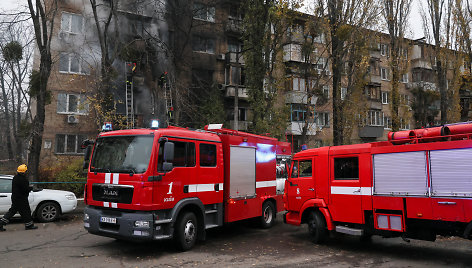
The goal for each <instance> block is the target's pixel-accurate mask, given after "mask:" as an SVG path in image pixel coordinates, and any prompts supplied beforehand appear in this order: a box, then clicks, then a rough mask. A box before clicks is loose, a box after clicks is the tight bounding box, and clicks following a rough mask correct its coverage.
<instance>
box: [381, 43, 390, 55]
mask: <svg viewBox="0 0 472 268" xmlns="http://www.w3.org/2000/svg"><path fill="white" fill-rule="evenodd" d="M380 55H382V56H388V45H387V44H380Z"/></svg>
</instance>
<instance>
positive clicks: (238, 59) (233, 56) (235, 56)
mask: <svg viewBox="0 0 472 268" xmlns="http://www.w3.org/2000/svg"><path fill="white" fill-rule="evenodd" d="M225 59H226V63H232V64H240V65H244V64H245V63H244V57H243V54H242V53H241V52H239V53H237V52H228V53H226V55H225Z"/></svg>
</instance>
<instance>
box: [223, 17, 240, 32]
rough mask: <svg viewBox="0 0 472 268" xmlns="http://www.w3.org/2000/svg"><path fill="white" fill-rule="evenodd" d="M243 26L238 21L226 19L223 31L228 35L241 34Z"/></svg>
mask: <svg viewBox="0 0 472 268" xmlns="http://www.w3.org/2000/svg"><path fill="white" fill-rule="evenodd" d="M242 29H243V24H242V21H241V20H240V19H234V18H228V20H227V21H226V23H225V31H226V32H230V33H241V32H242Z"/></svg>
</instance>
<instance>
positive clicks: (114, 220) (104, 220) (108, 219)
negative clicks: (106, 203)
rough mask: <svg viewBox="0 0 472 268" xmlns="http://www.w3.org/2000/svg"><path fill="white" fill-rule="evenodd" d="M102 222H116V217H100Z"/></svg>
mask: <svg viewBox="0 0 472 268" xmlns="http://www.w3.org/2000/svg"><path fill="white" fill-rule="evenodd" d="M100 222H106V223H116V218H110V217H101V218H100Z"/></svg>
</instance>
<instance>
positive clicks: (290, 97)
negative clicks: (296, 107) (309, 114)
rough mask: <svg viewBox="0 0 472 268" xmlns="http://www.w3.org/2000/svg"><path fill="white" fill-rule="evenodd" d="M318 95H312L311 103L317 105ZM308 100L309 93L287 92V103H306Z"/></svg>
mask: <svg viewBox="0 0 472 268" xmlns="http://www.w3.org/2000/svg"><path fill="white" fill-rule="evenodd" d="M317 100H318V97H316V96H312V97H311V104H313V105H315V104H316V101H317ZM307 101H308V94H307V93H306V92H300V91H289V92H287V93H286V94H285V103H303V104H306V103H307Z"/></svg>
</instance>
